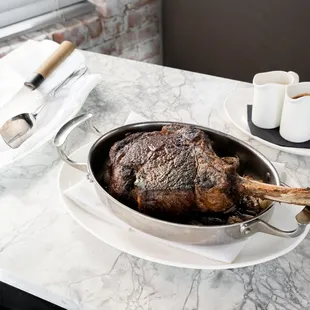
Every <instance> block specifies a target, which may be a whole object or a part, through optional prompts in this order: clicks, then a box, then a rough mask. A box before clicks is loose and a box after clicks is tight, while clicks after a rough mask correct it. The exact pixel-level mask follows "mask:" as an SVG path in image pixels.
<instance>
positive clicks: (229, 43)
mask: <svg viewBox="0 0 310 310" xmlns="http://www.w3.org/2000/svg"><path fill="white" fill-rule="evenodd" d="M162 9H163V12H162V14H163V15H162V16H163V45H164V48H163V56H164V64H165V65H167V66H171V67H175V68H181V69H186V70H191V71H197V72H202V73H207V74H212V75H218V76H223V77H229V78H233V79H238V80H243V81H252V78H253V76H254V74H255V73H257V72H261V71H268V70H276V69H278V70H293V71H296V72H298V73H299V75H300V77H301V80H310V1H309V0H225V1H224V0H164V1H163V5H162Z"/></svg>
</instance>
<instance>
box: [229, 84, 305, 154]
mask: <svg viewBox="0 0 310 310" xmlns="http://www.w3.org/2000/svg"><path fill="white" fill-rule="evenodd" d="M252 102H253V88H240V89H237V90H236V91H234V92H233V93H232V94H231V95H230V96H229V97H228V98H227V99H226V101H225V104H224V109H225V112H226V115H227V116H228V118H229V119H230V120H231V122H232V123H233V124H234V125H235V126H236V127H237V128H239V129H240V130H241V131H243V132H244V133H245V134H246V135H248V136H249V137H251V138H253V139H255V140H257V141H259V142H261V143H263V144H265V145H267V146H269V147H272V148H274V149H277V150H279V151H283V152H287V153H291V154H295V155H301V156H310V149H301V148H294V147H284V146H279V145H276V144H273V143H270V142H268V141H265V140H263V139H261V138H259V137H256V136H253V135H252V134H251V132H250V129H249V126H248V121H247V105H249V104H252Z"/></svg>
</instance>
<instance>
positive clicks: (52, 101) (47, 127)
mask: <svg viewBox="0 0 310 310" xmlns="http://www.w3.org/2000/svg"><path fill="white" fill-rule="evenodd" d="M57 47H58V44H57V43H55V42H53V41H49V40H44V41H40V42H37V41H31V40H30V41H27V42H26V43H25V44H24V45H22V46H21V47H19V48H18V49H16V50H14V51H13V52H12V53H10V54H9V55H7V56H6V57H4V58H2V59H1V60H0V81H1V85H0V90H3V92H0V125H2V124H3V123H4V122H5V121H6V120H7V119H9V118H10V117H12V116H14V115H17V114H20V113H24V112H34V111H36V109H37V108H38V107H39V106H40V105H41V104H42V103H43V102H44V101H47V102H46V106H45V107H44V109H43V110H42V112H40V114H39V115H38V118H37V125H36V129H35V132H34V134H33V135H32V136H31V137H29V138H28V139H27V140H26V141H25V142H24V143H23V144H22V145H21V146H20V147H19V148H16V149H11V148H10V147H9V146H7V145H6V144H5V142H4V141H3V139H2V138H1V137H0V168H3V167H5V166H6V165H9V164H12V163H13V162H16V161H17V160H20V159H22V158H23V157H25V156H26V155H28V154H30V153H33V152H34V151H35V150H37V149H39V148H40V147H41V146H43V145H44V144H45V143H47V142H48V141H49V140H50V139H52V138H53V137H54V135H55V134H56V133H57V131H58V130H59V128H60V127H61V126H62V125H63V124H65V123H66V122H67V121H69V120H70V119H72V118H73V117H74V116H75V115H76V114H77V113H78V112H79V110H80V109H81V107H82V106H83V104H84V102H85V100H86V98H87V96H88V94H89V92H90V91H91V90H92V89H93V88H94V87H95V86H96V85H97V84H98V82H99V78H98V75H93V74H87V73H86V74H85V75H83V76H82V77H81V78H80V79H78V80H77V81H75V82H74V83H72V84H70V83H69V85H68V86H67V87H62V88H60V89H59V91H57V93H56V96H55V97H53V98H51V97H49V96H48V95H46V94H48V93H49V92H50V91H51V90H52V89H54V87H55V86H57V85H59V84H61V82H62V81H63V80H65V79H66V78H67V77H69V75H70V74H71V73H72V72H73V71H74V70H76V69H78V68H79V67H80V66H82V65H84V64H85V59H84V56H83V54H82V53H81V52H80V51H77V50H75V51H74V52H73V53H72V54H71V55H70V56H69V57H68V58H67V59H66V60H65V61H64V62H63V63H62V64H61V65H60V66H59V67H58V68H56V70H55V71H54V72H53V73H52V74H51V76H49V77H48V78H47V80H46V81H45V82H44V83H43V84H42V86H41V87H40V88H39V90H36V91H34V92H30V91H29V92H28V93H25V92H24V93H23V95H22V96H20V97H19V99H18V100H16V99H15V100H12V98H13V96H14V95H16V94H17V93H18V90H19V89H21V88H22V86H23V83H24V81H25V79H26V78H27V76H29V74H30V73H31V72H34V71H33V70H32V69H33V68H37V67H38V66H39V65H40V64H41V63H42V62H43V61H44V60H45V59H46V58H47V57H48V56H49V55H50V53H51V51H52V49H56V48H57ZM34 51H35V52H36V57H35V58H33V57H32V58H31V56H30V55H32V54H33V52H34ZM28 56H29V57H28ZM25 59H30V61H28V62H25ZM3 72H4V73H3ZM29 72H30V73H29ZM44 94H45V96H46V97H44Z"/></svg>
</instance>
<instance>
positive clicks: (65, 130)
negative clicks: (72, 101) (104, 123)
mask: <svg viewBox="0 0 310 310" xmlns="http://www.w3.org/2000/svg"><path fill="white" fill-rule="evenodd" d="M92 116H93V115H92V114H90V113H87V114H82V115H79V116H77V117H75V118H73V119H72V120H70V121H69V122H67V123H66V124H64V125H63V126H62V127H61V128H60V129H59V131H58V133H57V134H56V136H55V139H54V146H55V147H56V149H57V152H58V154H59V156H60V158H61V159H62V160H63V161H64V162H66V163H67V164H69V165H70V166H72V167H73V168H76V169H78V170H81V171H83V172H86V173H87V172H88V171H87V164H86V163H78V162H75V161H73V160H72V159H70V158H69V157H68V156H67V155H66V153H65V151H64V150H63V145H64V143H65V142H66V140H67V138H68V136H69V134H70V133H71V132H72V130H73V129H74V128H76V127H78V126H80V125H81V124H82V123H84V122H86V121H90V119H91V118H92Z"/></svg>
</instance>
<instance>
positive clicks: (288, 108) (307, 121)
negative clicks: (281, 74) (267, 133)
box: [280, 82, 310, 143]
mask: <svg viewBox="0 0 310 310" xmlns="http://www.w3.org/2000/svg"><path fill="white" fill-rule="evenodd" d="M280 135H281V136H282V138H284V139H285V140H288V141H291V142H296V143H301V142H306V141H308V140H310V82H303V83H299V84H295V85H289V86H288V87H287V89H286V92H285V99H284V105H283V111H282V119H281V125H280Z"/></svg>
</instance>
